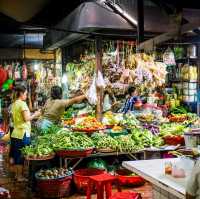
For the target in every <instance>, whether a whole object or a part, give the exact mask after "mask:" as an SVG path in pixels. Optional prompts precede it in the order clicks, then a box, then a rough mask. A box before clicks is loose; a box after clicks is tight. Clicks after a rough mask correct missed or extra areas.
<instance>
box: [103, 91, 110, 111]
mask: <svg viewBox="0 0 200 199" xmlns="http://www.w3.org/2000/svg"><path fill="white" fill-rule="evenodd" d="M110 109H111V104H110V98H109V95H108V94H106V95H105V97H104V102H103V111H104V112H106V111H109V110H110Z"/></svg>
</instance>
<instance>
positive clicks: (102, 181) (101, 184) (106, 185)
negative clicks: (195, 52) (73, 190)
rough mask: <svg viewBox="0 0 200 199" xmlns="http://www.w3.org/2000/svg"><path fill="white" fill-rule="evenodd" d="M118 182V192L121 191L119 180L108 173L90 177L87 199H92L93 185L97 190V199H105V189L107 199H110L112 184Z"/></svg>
mask: <svg viewBox="0 0 200 199" xmlns="http://www.w3.org/2000/svg"><path fill="white" fill-rule="evenodd" d="M114 182H117V185H118V186H117V188H118V191H121V189H120V187H119V184H118V179H117V178H116V177H115V176H112V175H110V174H108V173H104V174H100V175H96V176H91V177H89V182H88V188H87V199H91V190H92V187H93V185H95V187H96V189H97V199H104V189H105V192H106V199H109V198H110V197H111V195H112V183H114Z"/></svg>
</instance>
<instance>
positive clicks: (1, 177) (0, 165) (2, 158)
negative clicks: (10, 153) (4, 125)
mask: <svg viewBox="0 0 200 199" xmlns="http://www.w3.org/2000/svg"><path fill="white" fill-rule="evenodd" d="M6 162H7V161H6V155H2V154H0V186H2V187H4V188H6V189H8V190H9V191H10V193H11V198H12V199H39V198H38V197H36V196H34V195H35V194H33V193H32V192H31V191H30V190H29V189H28V187H27V184H25V183H17V182H16V181H14V178H13V176H12V173H11V172H10V169H9V168H8V165H7V164H6ZM123 190H128V191H135V192H139V193H141V194H142V198H143V199H152V187H151V185H150V184H149V183H146V184H145V185H144V186H142V187H138V188H129V189H123ZM113 192H115V190H113ZM85 198H86V197H85V196H81V195H78V194H75V195H73V196H71V197H68V199H85ZM95 198H96V196H95V195H94V196H93V197H92V199H95Z"/></svg>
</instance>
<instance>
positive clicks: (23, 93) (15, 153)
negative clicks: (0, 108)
mask: <svg viewBox="0 0 200 199" xmlns="http://www.w3.org/2000/svg"><path fill="white" fill-rule="evenodd" d="M15 98H16V100H15V101H14V103H13V104H12V108H11V113H12V118H13V126H14V130H13V132H12V134H11V152H10V156H11V158H12V159H13V163H14V167H15V169H14V170H15V174H16V179H17V181H23V180H24V178H23V176H22V169H23V167H22V165H23V158H22V155H21V149H22V148H23V147H24V146H26V145H28V144H30V133H31V122H30V121H31V120H33V119H35V118H37V117H39V116H40V111H36V112H35V113H34V114H33V115H31V114H30V111H29V108H28V106H27V104H26V102H25V101H26V99H27V90H26V88H25V87H24V86H18V87H16V88H15Z"/></svg>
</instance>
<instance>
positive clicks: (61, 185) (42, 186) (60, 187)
mask: <svg viewBox="0 0 200 199" xmlns="http://www.w3.org/2000/svg"><path fill="white" fill-rule="evenodd" d="M71 182H72V176H67V177H65V178H61V179H51V180H37V190H38V193H39V195H40V197H41V198H62V197H67V196H69V195H70V192H71Z"/></svg>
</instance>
